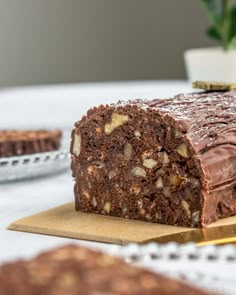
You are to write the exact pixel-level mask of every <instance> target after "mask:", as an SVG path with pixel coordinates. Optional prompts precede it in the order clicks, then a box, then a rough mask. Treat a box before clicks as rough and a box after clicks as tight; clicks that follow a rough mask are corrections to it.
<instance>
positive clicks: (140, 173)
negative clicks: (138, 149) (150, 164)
mask: <svg viewBox="0 0 236 295" xmlns="http://www.w3.org/2000/svg"><path fill="white" fill-rule="evenodd" d="M131 173H132V174H133V175H134V176H141V177H146V176H147V173H146V171H145V170H144V169H143V168H140V167H134V168H133V169H132V170H131Z"/></svg>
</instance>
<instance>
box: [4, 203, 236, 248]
mask: <svg viewBox="0 0 236 295" xmlns="http://www.w3.org/2000/svg"><path fill="white" fill-rule="evenodd" d="M8 229H10V230H16V231H23V232H30V233H37V234H45V235H52V236H60V237H66V238H74V239H82V240H90V241H98V242H106V243H114V244H121V245H124V244H128V243H142V244H143V243H148V242H151V241H155V242H158V243H166V242H170V241H176V242H179V243H185V242H190V241H193V242H196V243H198V244H199V245H205V244H208V243H213V244H220V243H227V242H236V216H233V217H229V218H225V219H222V220H219V221H217V222H216V223H214V224H212V225H210V226H209V227H208V228H207V229H203V230H201V229H192V228H186V227H180V226H171V225H164V224H160V223H150V222H145V221H138V220H131V219H125V218H118V217H111V216H104V215H98V214H91V213H82V212H77V211H75V210H74V203H68V204H65V205H62V206H59V207H56V208H52V209H50V210H47V211H43V212H40V213H38V214H35V215H32V216H29V217H25V218H22V219H20V220H17V221H15V222H13V223H12V224H10V225H9V227H8Z"/></svg>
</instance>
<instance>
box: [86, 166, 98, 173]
mask: <svg viewBox="0 0 236 295" xmlns="http://www.w3.org/2000/svg"><path fill="white" fill-rule="evenodd" d="M87 171H88V173H89V174H93V173H95V172H96V168H95V167H94V166H88V169H87Z"/></svg>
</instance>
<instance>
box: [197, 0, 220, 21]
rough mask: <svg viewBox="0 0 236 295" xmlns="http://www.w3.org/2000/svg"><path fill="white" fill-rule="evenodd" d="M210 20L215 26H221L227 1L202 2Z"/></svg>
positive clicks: (207, 0)
mask: <svg viewBox="0 0 236 295" xmlns="http://www.w3.org/2000/svg"><path fill="white" fill-rule="evenodd" d="M200 2H201V4H202V6H203V8H204V9H205V11H206V13H207V15H208V17H209V19H210V20H211V22H212V23H213V24H215V25H219V24H220V23H222V22H223V19H224V6H225V0H200Z"/></svg>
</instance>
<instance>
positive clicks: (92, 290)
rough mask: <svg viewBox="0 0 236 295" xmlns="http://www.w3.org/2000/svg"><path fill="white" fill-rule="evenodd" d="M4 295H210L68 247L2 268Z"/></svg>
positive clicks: (0, 279)
mask: <svg viewBox="0 0 236 295" xmlns="http://www.w3.org/2000/svg"><path fill="white" fill-rule="evenodd" d="M0 294H1V295H36V294H37V295H54V294H55V295H68V294H70V295H78V294H81V295H101V294H104V295H105V294H109V295H118V294H119V295H139V294H140V295H153V294H158V295H178V294H179V295H180V294H181V295H182V294H186V295H207V294H208V293H205V292H204V291H200V290H197V289H195V288H192V287H190V286H188V285H186V284H184V283H182V282H178V281H175V280H172V279H168V278H165V277H163V276H161V275H158V274H154V273H151V272H149V271H146V270H143V269H141V268H136V267H134V266H132V265H130V264H127V263H125V262H123V261H122V260H120V259H118V258H114V257H112V256H108V255H104V254H101V253H99V252H94V251H91V250H88V249H85V248H81V247H77V246H66V247H63V248H58V249H56V250H52V251H50V252H47V253H44V254H41V255H40V256H38V257H36V258H35V259H33V260H30V261H18V262H14V263H10V264H6V265H3V266H1V267H0Z"/></svg>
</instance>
